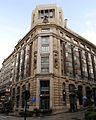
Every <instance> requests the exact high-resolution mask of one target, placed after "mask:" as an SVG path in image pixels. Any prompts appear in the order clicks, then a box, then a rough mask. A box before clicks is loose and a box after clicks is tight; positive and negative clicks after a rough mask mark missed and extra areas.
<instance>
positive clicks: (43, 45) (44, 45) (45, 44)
mask: <svg viewBox="0 0 96 120" xmlns="http://www.w3.org/2000/svg"><path fill="white" fill-rule="evenodd" d="M41 51H42V52H43V53H47V52H49V36H44V37H42V39H41Z"/></svg>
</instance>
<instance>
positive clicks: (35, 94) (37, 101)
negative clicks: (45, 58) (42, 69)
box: [12, 75, 96, 111]
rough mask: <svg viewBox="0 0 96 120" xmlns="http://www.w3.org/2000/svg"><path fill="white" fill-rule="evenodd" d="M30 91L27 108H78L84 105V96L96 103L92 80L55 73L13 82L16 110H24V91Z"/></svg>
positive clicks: (95, 86)
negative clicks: (59, 75) (55, 74)
mask: <svg viewBox="0 0 96 120" xmlns="http://www.w3.org/2000/svg"><path fill="white" fill-rule="evenodd" d="M25 89H27V90H29V91H30V98H29V100H28V101H27V109H28V110H30V111H32V110H33V109H35V108H37V109H43V110H48V109H52V110H53V111H59V110H63V111H64V110H69V109H70V110H77V109H79V108H80V107H81V106H82V105H83V97H84V96H85V97H86V98H87V100H89V101H92V102H94V103H95V101H96V85H95V84H92V82H87V81H84V80H77V79H72V78H68V77H58V76H53V75H45V76H44V75H43V76H42V75H38V76H36V77H33V78H29V79H27V80H24V81H20V82H18V83H17V84H16V85H15V84H13V90H12V102H13V103H14V111H15V110H16V111H20V110H24V106H25V105H24V99H23V97H22V94H23V91H24V90H25Z"/></svg>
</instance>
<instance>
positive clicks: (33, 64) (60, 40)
mask: <svg viewBox="0 0 96 120" xmlns="http://www.w3.org/2000/svg"><path fill="white" fill-rule="evenodd" d="M11 58H12V59H11ZM9 59H11V60H10V64H12V66H11V67H12V68H11V69H9V71H10V73H11V72H12V82H11V99H12V101H13V103H14V110H18V111H20V110H22V109H24V99H23V98H22V94H23V91H24V90H25V89H27V90H29V91H30V99H29V100H28V102H27V103H28V109H29V110H33V109H34V108H36V107H37V108H40V109H52V110H53V111H55V110H57V111H58V110H66V109H69V108H72V103H76V106H75V107H77V108H79V107H80V106H81V105H82V104H83V101H82V98H83V96H86V97H87V98H88V99H91V98H93V100H94V101H95V100H96V46H95V45H94V44H92V43H91V42H89V41H88V40H86V39H85V38H83V37H81V36H80V35H78V34H77V33H75V32H73V31H71V30H70V29H69V28H68V27H67V20H66V19H65V20H64V16H63V11H62V9H61V8H58V7H57V6H56V5H40V6H37V7H36V9H35V10H34V11H33V13H32V21H31V29H30V31H29V32H28V33H27V34H26V35H25V36H24V37H23V38H22V39H20V40H19V41H18V43H17V45H16V46H15V49H14V52H13V53H12V54H11V56H10V57H8V58H7V59H6V60H5V61H4V62H3V66H2V68H1V71H0V75H1V73H2V71H4V70H5V64H8V61H9ZM6 68H7V66H6ZM5 75H6V73H4V74H3V77H4V76H5ZM1 78H2V77H1ZM1 78H0V81H2V80H1ZM4 79H5V78H3V80H4ZM0 84H1V82H0ZM6 85H7V83H6ZM1 86H2V84H1ZM74 101H76V102H74Z"/></svg>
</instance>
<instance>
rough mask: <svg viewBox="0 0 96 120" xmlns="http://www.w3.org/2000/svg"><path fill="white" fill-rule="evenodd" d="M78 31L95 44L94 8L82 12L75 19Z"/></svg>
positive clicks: (95, 15)
mask: <svg viewBox="0 0 96 120" xmlns="http://www.w3.org/2000/svg"><path fill="white" fill-rule="evenodd" d="M76 25H77V27H78V28H79V30H78V31H79V33H80V35H81V36H83V37H84V38H86V39H88V41H90V42H92V43H93V44H95V45H96V10H91V11H90V12H87V13H84V14H83V15H82V16H80V17H79V18H78V20H77V21H76Z"/></svg>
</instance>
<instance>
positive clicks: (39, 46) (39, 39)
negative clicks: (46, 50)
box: [37, 37, 41, 74]
mask: <svg viewBox="0 0 96 120" xmlns="http://www.w3.org/2000/svg"><path fill="white" fill-rule="evenodd" d="M37 48H38V51H37V74H39V73H40V72H41V56H40V53H41V37H38V47H37Z"/></svg>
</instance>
